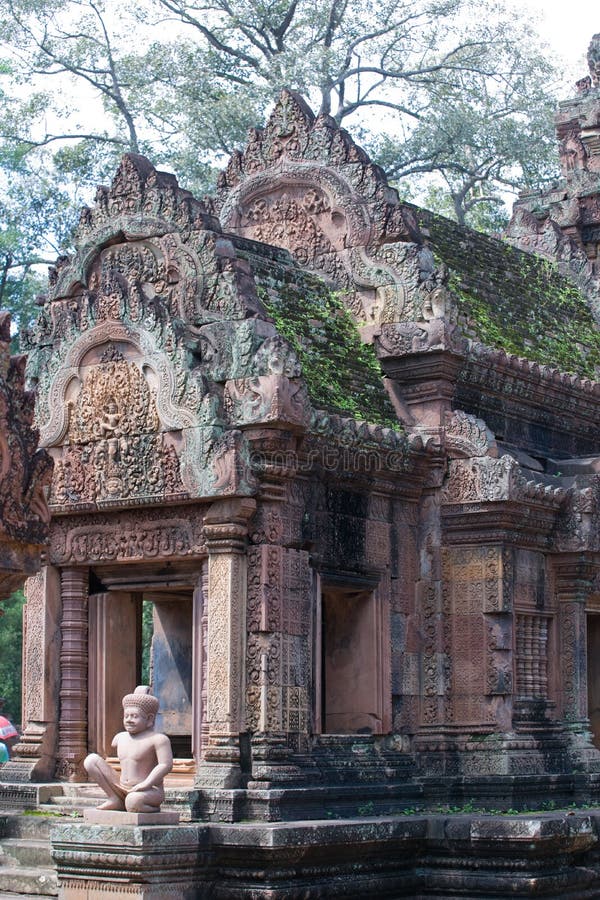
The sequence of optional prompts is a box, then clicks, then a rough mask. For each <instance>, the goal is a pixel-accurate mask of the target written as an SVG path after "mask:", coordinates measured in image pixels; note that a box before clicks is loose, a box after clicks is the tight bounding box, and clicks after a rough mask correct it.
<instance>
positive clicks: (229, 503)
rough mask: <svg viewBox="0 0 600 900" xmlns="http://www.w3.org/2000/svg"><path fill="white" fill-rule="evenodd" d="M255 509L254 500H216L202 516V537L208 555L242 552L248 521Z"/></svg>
mask: <svg viewBox="0 0 600 900" xmlns="http://www.w3.org/2000/svg"><path fill="white" fill-rule="evenodd" d="M255 510H256V500H254V499H253V498H251V497H243V498H241V499H239V500H218V501H217V502H216V503H213V504H212V505H211V507H210V509H209V510H208V512H207V513H206V516H205V517H204V529H203V533H204V538H205V540H206V546H207V548H208V553H209V556H212V555H213V554H216V553H244V552H245V550H246V545H247V540H248V523H249V520H250V518H251V517H252V515H253V514H254V511H255Z"/></svg>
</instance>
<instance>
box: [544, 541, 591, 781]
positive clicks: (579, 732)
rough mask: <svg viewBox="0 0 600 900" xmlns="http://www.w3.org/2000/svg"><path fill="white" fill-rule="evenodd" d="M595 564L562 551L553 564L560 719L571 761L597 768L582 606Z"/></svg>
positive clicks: (584, 619)
mask: <svg viewBox="0 0 600 900" xmlns="http://www.w3.org/2000/svg"><path fill="white" fill-rule="evenodd" d="M594 575H595V567H594V565H593V563H591V562H590V561H589V559H587V558H586V557H585V556H583V555H582V554H568V555H567V554H565V555H564V556H563V557H561V558H560V560H559V562H558V563H557V564H556V565H555V583H556V594H557V598H558V627H559V642H560V643H559V646H560V682H561V684H562V718H563V722H564V728H565V731H566V733H567V738H568V743H569V752H570V754H571V756H572V758H573V764H574V765H576V766H581V767H583V768H584V769H588V770H589V769H593V770H594V771H596V770H597V769H598V766H599V765H600V758H599V755H598V751H597V750H596V749H595V748H593V746H592V740H591V739H592V735H591V732H590V723H589V719H588V711H587V705H588V689H587V623H586V612H585V606H586V601H587V599H588V597H589V594H590V592H591V590H592V585H593V579H594Z"/></svg>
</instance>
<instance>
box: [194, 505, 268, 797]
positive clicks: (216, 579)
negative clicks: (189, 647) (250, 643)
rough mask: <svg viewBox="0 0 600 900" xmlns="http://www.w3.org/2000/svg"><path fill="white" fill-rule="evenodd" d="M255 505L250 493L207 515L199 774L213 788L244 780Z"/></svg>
mask: <svg viewBox="0 0 600 900" xmlns="http://www.w3.org/2000/svg"><path fill="white" fill-rule="evenodd" d="M255 508H256V503H255V501H254V500H252V499H250V498H247V499H246V498H245V499H242V500H225V501H218V502H217V503H214V504H213V505H212V506H211V508H210V510H209V512H208V513H207V515H206V517H205V520H204V536H205V538H206V544H207V548H208V631H207V665H206V689H207V694H206V719H207V723H208V728H209V736H208V744H207V746H206V750H205V753H204V760H203V762H202V764H201V766H200V768H199V772H198V778H199V780H200V782H201V783H202V784H207V785H211V786H213V787H228V788H229V787H237V786H238V785H239V784H241V781H242V770H241V767H240V744H239V735H240V732H241V731H242V729H243V728H244V724H243V723H244V705H243V697H244V691H243V686H244V683H245V644H246V640H245V635H246V554H245V550H246V540H247V534H248V520H249V518H250V517H251V515H252V513H253V512H254V510H255Z"/></svg>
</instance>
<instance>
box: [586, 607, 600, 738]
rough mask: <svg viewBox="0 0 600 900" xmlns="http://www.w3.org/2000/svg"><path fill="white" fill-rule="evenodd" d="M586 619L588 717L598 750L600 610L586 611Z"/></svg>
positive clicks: (599, 720)
mask: <svg viewBox="0 0 600 900" xmlns="http://www.w3.org/2000/svg"><path fill="white" fill-rule="evenodd" d="M586 619H587V683H588V718H589V720H590V729H591V732H592V735H593V737H592V740H593V742H594V746H595V747H597V748H598V749H599V750H600V612H598V613H596V612H594V613H588V614H587V616H586Z"/></svg>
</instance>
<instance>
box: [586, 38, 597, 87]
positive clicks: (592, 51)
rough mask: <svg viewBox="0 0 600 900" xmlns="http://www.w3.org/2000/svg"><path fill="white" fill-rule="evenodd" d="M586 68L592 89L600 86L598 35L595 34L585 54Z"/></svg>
mask: <svg viewBox="0 0 600 900" xmlns="http://www.w3.org/2000/svg"><path fill="white" fill-rule="evenodd" d="M587 61H588V66H589V67H590V75H591V77H592V83H593V85H594V87H598V86H599V85H600V34H595V35H594V36H593V38H592V40H591V41H590V46H589V47H588V52H587Z"/></svg>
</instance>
